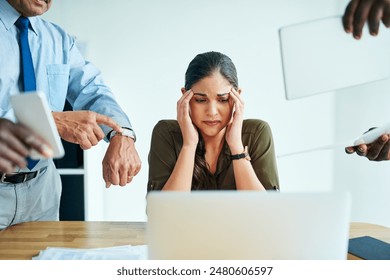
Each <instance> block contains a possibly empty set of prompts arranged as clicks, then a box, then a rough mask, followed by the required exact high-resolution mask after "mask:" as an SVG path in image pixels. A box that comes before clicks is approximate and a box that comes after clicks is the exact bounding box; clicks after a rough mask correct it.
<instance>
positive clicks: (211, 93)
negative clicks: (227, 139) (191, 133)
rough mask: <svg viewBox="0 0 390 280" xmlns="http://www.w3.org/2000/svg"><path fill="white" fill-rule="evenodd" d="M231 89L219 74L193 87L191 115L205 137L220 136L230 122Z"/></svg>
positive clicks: (231, 106)
mask: <svg viewBox="0 0 390 280" xmlns="http://www.w3.org/2000/svg"><path fill="white" fill-rule="evenodd" d="M231 89H232V85H231V84H230V83H229V81H228V80H226V79H225V78H224V77H223V76H222V75H221V74H220V73H219V72H214V73H213V74H212V75H211V76H209V77H205V78H203V79H201V80H200V81H199V82H197V83H195V84H194V85H193V86H192V91H193V93H194V95H193V97H192V99H191V101H190V110H191V111H190V115H191V119H192V122H193V123H194V125H195V126H196V127H197V128H198V129H199V130H200V132H201V134H202V136H203V137H207V136H208V137H213V136H216V135H218V134H219V133H220V132H221V131H222V130H223V129H224V128H225V127H226V126H227V125H228V123H229V122H230V119H231V117H232V111H233V102H232V99H231V98H230V91H231ZM223 133H224V132H223Z"/></svg>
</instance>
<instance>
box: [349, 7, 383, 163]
mask: <svg viewBox="0 0 390 280" xmlns="http://www.w3.org/2000/svg"><path fill="white" fill-rule="evenodd" d="M381 21H382V22H383V24H384V25H385V26H386V27H390V0H351V1H350V2H349V3H348V5H347V7H346V9H345V12H344V16H343V25H344V29H345V31H346V32H347V33H351V34H352V35H353V37H354V38H355V39H357V40H359V39H360V38H361V37H362V29H363V26H364V24H365V23H366V22H367V23H368V27H369V30H370V34H371V35H372V36H376V35H377V34H378V32H379V23H380V22H381ZM345 152H346V153H348V154H353V153H355V152H356V153H357V154H358V155H360V156H364V157H367V158H368V159H369V160H373V161H382V160H390V135H387V134H385V135H382V136H381V137H379V138H378V139H377V140H376V141H375V142H374V143H372V144H368V145H366V144H362V145H359V146H355V147H346V148H345Z"/></svg>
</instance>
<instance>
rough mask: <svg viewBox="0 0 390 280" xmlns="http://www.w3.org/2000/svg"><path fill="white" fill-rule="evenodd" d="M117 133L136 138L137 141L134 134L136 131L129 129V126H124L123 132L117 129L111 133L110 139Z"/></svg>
mask: <svg viewBox="0 0 390 280" xmlns="http://www.w3.org/2000/svg"><path fill="white" fill-rule="evenodd" d="M115 135H120V136H126V137H130V138H132V139H134V141H135V134H134V132H133V131H132V130H130V129H128V128H123V129H122V133H120V132H116V131H115V130H114V131H112V132H111V135H110V139H111V138H112V137H114V136H115Z"/></svg>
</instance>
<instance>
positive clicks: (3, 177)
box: [0, 173, 9, 184]
mask: <svg viewBox="0 0 390 280" xmlns="http://www.w3.org/2000/svg"><path fill="white" fill-rule="evenodd" d="M6 175H7V173H3V175H1V179H0V182H1V183H3V184H9V182H6V181H4V180H5V178H6Z"/></svg>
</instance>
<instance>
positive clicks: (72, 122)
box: [52, 111, 122, 150]
mask: <svg viewBox="0 0 390 280" xmlns="http://www.w3.org/2000/svg"><path fill="white" fill-rule="evenodd" d="M52 114H53V117H54V120H55V122H56V125H57V129H58V132H59V134H60V136H61V138H62V139H64V140H66V141H68V142H71V143H74V144H80V147H81V148H82V149H83V150H88V149H90V148H91V147H92V146H95V145H97V144H98V142H99V141H100V140H102V139H103V138H104V136H105V135H104V132H103V130H102V129H101V128H100V127H99V124H103V125H106V126H109V127H111V128H112V129H113V130H115V131H117V132H121V131H122V127H120V126H119V125H118V124H117V123H116V122H115V121H114V120H112V119H111V118H109V117H107V116H105V115H101V114H98V113H95V112H92V111H66V112H53V113H52Z"/></svg>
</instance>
